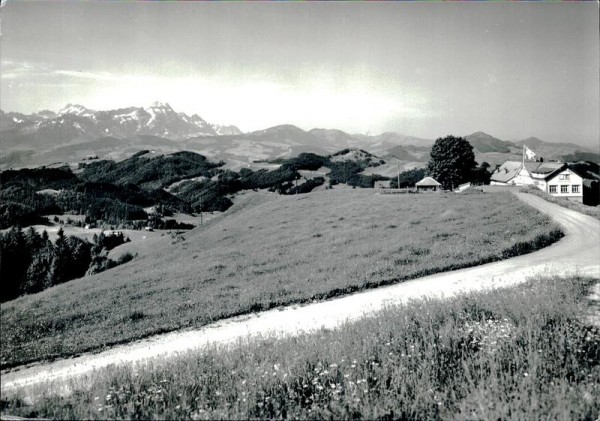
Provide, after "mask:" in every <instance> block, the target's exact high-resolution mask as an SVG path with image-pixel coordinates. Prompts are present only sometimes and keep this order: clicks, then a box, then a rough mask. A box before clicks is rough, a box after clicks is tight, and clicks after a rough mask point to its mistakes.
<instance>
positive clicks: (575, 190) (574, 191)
mask: <svg viewBox="0 0 600 421" xmlns="http://www.w3.org/2000/svg"><path fill="white" fill-rule="evenodd" d="M571 192H572V193H579V185H577V184H574V185H572V186H571Z"/></svg>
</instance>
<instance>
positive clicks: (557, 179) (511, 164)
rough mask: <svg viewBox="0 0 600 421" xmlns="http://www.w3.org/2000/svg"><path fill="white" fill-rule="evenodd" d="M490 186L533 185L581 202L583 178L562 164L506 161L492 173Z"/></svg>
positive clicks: (552, 193)
mask: <svg viewBox="0 0 600 421" xmlns="http://www.w3.org/2000/svg"><path fill="white" fill-rule="evenodd" d="M490 184H491V185H496V186H527V185H533V186H536V187H538V188H539V189H540V190H542V191H545V192H546V193H548V194H551V195H552V196H556V197H563V198H565V199H570V200H574V201H578V202H582V201H583V177H581V176H580V175H579V174H577V173H576V172H575V171H573V170H572V169H570V168H569V167H568V165H567V164H565V163H562V162H517V161H506V162H505V163H504V164H502V165H501V166H500V167H499V168H498V169H497V170H496V171H494V173H493V174H492V177H491V179H490Z"/></svg>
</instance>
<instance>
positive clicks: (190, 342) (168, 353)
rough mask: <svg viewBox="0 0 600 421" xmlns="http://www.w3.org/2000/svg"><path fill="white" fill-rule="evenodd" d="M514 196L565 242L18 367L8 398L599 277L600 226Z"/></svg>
mask: <svg viewBox="0 0 600 421" xmlns="http://www.w3.org/2000/svg"><path fill="white" fill-rule="evenodd" d="M514 194H516V195H517V196H518V197H519V199H521V200H523V201H524V202H526V203H528V204H529V205H531V206H533V207H534V208H536V209H539V210H540V211H541V212H543V213H546V214H548V215H550V216H551V217H552V218H554V220H556V221H557V222H558V223H559V224H560V225H561V226H562V228H563V230H564V232H565V237H564V238H562V239H561V240H560V241H558V242H557V243H555V244H553V245H552V246H550V247H547V248H544V249H542V250H540V251H537V252H535V253H530V254H527V255H524V256H519V257H514V258H511V259H508V260H504V261H500V262H494V263H490V264H486V265H482V266H477V267H473V268H468V269H462V270H457V271H452V272H446V273H439V274H436V275H431V276H426V277H423V278H419V279H415V280H412V281H408V282H404V283H401V284H397V285H392V286H388V287H382V288H377V289H373V290H368V291H365V292H360V293H356V294H353V295H349V296H345V297H342V298H336V299H332V300H329V301H324V302H318V303H312V304H307V305H294V306H290V307H285V308H281V309H274V310H269V311H265V312H262V313H257V314H253V315H248V316H240V317H234V318H230V319H226V320H222V321H219V322H216V323H214V324H211V325H208V326H205V327H202V328H199V329H195V330H184V331H177V332H171V333H167V334H162V335H157V336H155V337H150V338H147V339H144V340H140V341H136V342H132V343H129V344H126V345H119V346H115V347H113V348H111V349H109V350H106V351H102V352H100V353H95V354H94V353H90V354H84V355H81V356H78V357H75V358H70V359H65V360H60V361H55V362H52V363H44V364H38V365H33V366H30V367H25V368H21V369H15V370H13V371H10V372H6V373H2V376H1V384H2V386H1V387H2V395H3V396H6V393H10V392H12V391H15V390H18V389H22V391H23V393H24V394H25V395H26V396H29V397H32V396H34V395H37V393H35V392H34V391H37V392H41V391H44V390H46V391H47V390H55V391H57V390H61V389H62V390H68V384H70V380H75V381H77V382H78V383H79V382H82V381H83V382H86V381H87V380H89V378H91V377H93V375H94V370H95V369H98V368H103V367H107V366H109V365H118V364H143V363H144V361H148V360H149V359H153V358H160V359H164V358H169V357H172V356H175V355H177V354H179V353H182V352H189V351H190V350H194V349H198V348H202V347H204V346H207V345H209V344H215V343H217V344H230V343H235V342H237V341H238V340H240V339H242V340H245V339H248V338H252V337H258V336H262V337H265V336H269V335H294V334H299V333H302V332H311V331H315V330H318V329H320V328H335V327H336V326H339V325H341V324H342V323H344V322H346V321H351V320H356V319H359V318H361V317H364V316H366V315H369V314H371V313H373V312H377V311H378V310H381V309H382V308H384V307H385V306H389V305H393V304H399V303H403V302H406V301H407V300H409V299H415V298H422V297H451V296H454V295H457V294H460V293H461V292H465V291H476V290H483V289H489V288H496V287H502V286H508V285H515V284H518V283H521V282H523V281H525V280H526V279H527V278H529V277H531V276H533V275H538V274H549V275H550V274H551V275H572V274H580V275H590V276H594V277H598V278H600V221H598V220H596V219H594V218H592V217H589V216H586V215H583V214H580V213H578V212H575V211H572V210H569V209H566V208H563V207H560V206H558V205H555V204H552V203H549V202H546V201H545V200H543V199H542V198H540V197H537V196H533V195H529V194H526V193H518V192H514ZM50 383H51V384H50Z"/></svg>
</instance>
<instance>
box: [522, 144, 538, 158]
mask: <svg viewBox="0 0 600 421" xmlns="http://www.w3.org/2000/svg"><path fill="white" fill-rule="evenodd" d="M523 148H524V151H525V156H526V157H527V159H534V158H535V153H534V152H533V151H532V150H531V149H529V148H528V147H527V146H525V145H523Z"/></svg>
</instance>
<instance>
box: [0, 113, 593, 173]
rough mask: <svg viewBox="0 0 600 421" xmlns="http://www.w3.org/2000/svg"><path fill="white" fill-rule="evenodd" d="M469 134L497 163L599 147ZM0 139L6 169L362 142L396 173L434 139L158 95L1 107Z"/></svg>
mask: <svg viewBox="0 0 600 421" xmlns="http://www.w3.org/2000/svg"><path fill="white" fill-rule="evenodd" d="M464 137H465V139H467V140H468V141H469V142H470V143H471V145H472V146H473V149H474V152H475V154H476V160H477V161H479V162H482V161H487V162H488V163H490V164H492V165H494V164H499V163H502V162H504V161H505V160H507V159H517V160H518V159H520V157H521V152H522V146H523V145H527V146H528V147H529V148H532V149H533V150H534V151H535V152H536V154H537V155H538V156H539V157H544V158H545V159H563V158H562V157H563V156H583V155H577V153H584V154H585V156H586V157H590V156H591V157H592V158H595V157H596V156H597V152H598V151H592V150H590V149H589V148H585V147H582V146H579V145H575V144H572V143H549V142H544V141H542V140H540V139H537V138H528V139H523V140H516V141H505V140H501V139H498V138H496V137H494V136H491V135H489V134H487V133H484V132H475V133H472V134H469V135H466V136H464ZM0 138H1V141H2V150H1V151H0V153H1V155H0V168H2V169H5V168H16V167H22V166H35V165H48V164H52V163H60V162H69V163H76V162H77V161H81V160H85V159H87V158H89V157H98V158H100V159H104V158H108V159H115V160H119V159H125V158H127V157H129V156H131V155H132V154H133V153H135V152H137V151H139V150H141V149H149V150H156V152H159V153H170V152H175V151H180V150H189V151H193V152H198V153H201V154H203V155H205V156H207V157H210V158H212V159H216V160H222V161H224V162H226V163H227V165H228V166H230V167H231V168H232V169H236V168H237V169H239V168H240V167H253V166H256V164H257V162H261V161H269V160H272V159H275V158H289V157H292V156H296V155H298V154H299V153H301V152H314V153H318V154H323V155H327V154H331V153H334V152H337V151H339V150H340V149H345V148H362V149H364V150H367V151H368V152H370V153H373V154H375V155H377V156H379V157H381V158H383V159H384V160H385V161H386V163H387V164H388V165H387V166H385V165H384V166H381V168H380V169H379V170H380V171H386V172H395V171H397V168H398V167H401V168H403V169H410V168H415V167H419V166H421V167H422V166H424V165H425V163H426V162H427V160H428V159H429V150H430V148H431V145H432V144H433V143H434V140H433V139H424V138H418V137H413V136H407V135H403V134H400V133H394V132H387V133H382V134H379V135H365V134H350V133H346V132H344V131H341V130H336V129H323V128H315V129H312V130H309V131H305V130H302V129H300V128H298V127H296V126H293V125H289V124H288V125H280V126H275V127H270V128H267V129H264V130H257V131H253V132H250V133H242V132H241V131H240V130H239V129H238V128H237V127H236V126H221V125H217V124H211V123H208V122H207V121H206V120H204V119H203V118H201V117H200V116H198V115H197V114H193V115H191V116H190V115H187V114H185V113H182V112H176V111H175V110H173V108H172V107H171V106H170V105H169V104H166V103H160V102H155V103H153V104H151V105H150V106H148V107H128V108H120V109H115V110H109V111H95V110H91V109H89V108H86V107H84V106H82V105H74V104H68V105H67V106H66V107H64V108H63V109H62V110H60V111H59V112H57V113H54V112H52V111H48V110H43V111H39V112H37V113H33V114H28V115H27V114H22V113H15V112H8V113H5V112H4V111H1V110H0ZM388 167H389V168H388Z"/></svg>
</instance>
